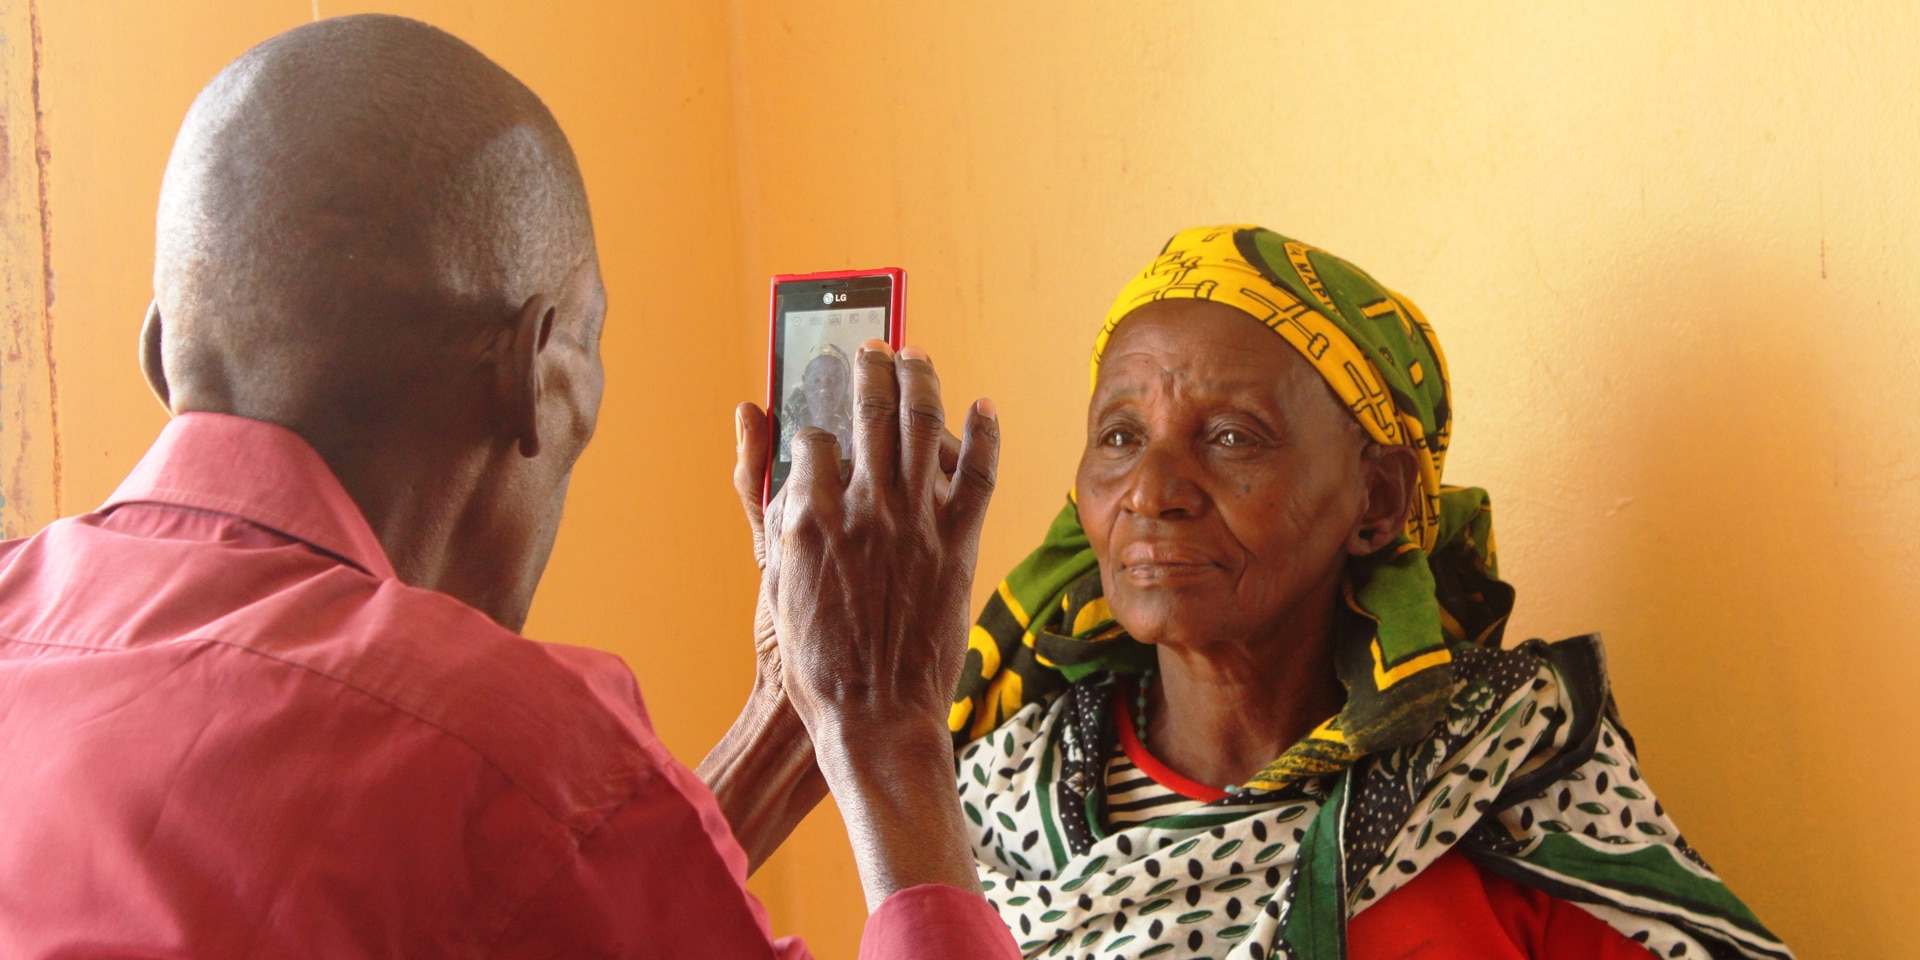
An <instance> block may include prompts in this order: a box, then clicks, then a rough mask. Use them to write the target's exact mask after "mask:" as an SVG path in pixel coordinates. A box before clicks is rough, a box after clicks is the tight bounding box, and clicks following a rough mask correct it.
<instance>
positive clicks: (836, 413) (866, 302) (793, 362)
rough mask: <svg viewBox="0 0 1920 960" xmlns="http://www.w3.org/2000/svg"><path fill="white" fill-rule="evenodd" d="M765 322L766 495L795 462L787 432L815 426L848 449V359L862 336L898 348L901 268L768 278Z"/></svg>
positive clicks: (903, 292)
mask: <svg viewBox="0 0 1920 960" xmlns="http://www.w3.org/2000/svg"><path fill="white" fill-rule="evenodd" d="M771 299H772V305H771V308H770V316H769V318H768V323H767V416H768V418H769V419H770V420H771V421H772V423H771V427H772V430H773V438H774V443H773V456H771V457H768V458H767V482H766V485H765V487H764V489H765V490H766V499H767V502H769V503H770V502H772V501H773V495H774V494H775V493H778V492H779V491H780V487H781V485H782V484H784V483H786V481H787V474H788V473H790V472H792V470H793V436H794V434H796V433H799V432H800V431H801V430H803V429H806V428H807V427H819V428H820V429H822V430H825V431H827V432H828V433H831V434H833V435H835V436H837V437H839V438H840V454H841V456H843V457H852V456H853V404H854V395H853V360H854V357H856V356H858V355H859V351H860V345H861V344H862V343H865V342H867V341H868V340H885V341H886V342H887V345H888V346H891V347H893V348H894V349H895V350H898V349H900V345H901V343H902V340H901V335H902V331H903V330H904V327H903V326H902V320H903V319H904V316H903V314H904V312H905V307H906V302H907V272H906V271H905V270H902V269H900V268H899V267H884V268H882V269H879V270H835V271H832V272H829V273H785V274H781V275H779V276H777V277H774V278H773V295H772V298H771Z"/></svg>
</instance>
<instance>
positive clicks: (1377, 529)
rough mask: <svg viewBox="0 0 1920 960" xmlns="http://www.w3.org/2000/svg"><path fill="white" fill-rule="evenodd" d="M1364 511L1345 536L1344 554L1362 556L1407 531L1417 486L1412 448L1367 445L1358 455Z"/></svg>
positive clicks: (1417, 466) (1417, 465)
mask: <svg viewBox="0 0 1920 960" xmlns="http://www.w3.org/2000/svg"><path fill="white" fill-rule="evenodd" d="M1360 469H1361V470H1362V471H1363V474H1362V480H1363V482H1365V484H1366V488H1367V502H1366V509H1364V510H1362V511H1361V513H1360V518H1359V519H1358V520H1357V521H1355V522H1354V529H1353V532H1352V533H1351V534H1349V535H1348V536H1347V552H1348V553H1350V554H1352V555H1354V556H1356V557H1364V556H1366V555H1367V554H1370V553H1373V552H1374V551H1376V550H1379V549H1380V548H1382V547H1385V546H1386V545H1387V544H1390V543H1392V542H1393V541H1394V538H1396V537H1398V536H1399V535H1400V534H1401V533H1403V532H1405V530H1406V529H1407V515H1408V513H1409V511H1411V510H1412V509H1413V498H1414V496H1415V491H1416V490H1417V489H1418V488H1419V485H1420V461H1419V456H1418V455H1417V454H1415V453H1414V452H1413V448H1412V447H1408V446H1401V445H1398V444H1395V445H1392V446H1389V445H1386V444H1380V443H1369V444H1367V446H1366V448H1365V449H1364V450H1362V451H1361V454H1360Z"/></svg>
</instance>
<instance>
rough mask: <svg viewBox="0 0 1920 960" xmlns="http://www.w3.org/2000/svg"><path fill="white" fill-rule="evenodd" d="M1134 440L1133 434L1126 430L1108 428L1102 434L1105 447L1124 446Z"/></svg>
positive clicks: (1101, 442)
mask: <svg viewBox="0 0 1920 960" xmlns="http://www.w3.org/2000/svg"><path fill="white" fill-rule="evenodd" d="M1132 442H1133V434H1132V433H1130V432H1128V431H1126V430H1108V431H1107V432H1106V433H1103V434H1101V435H1100V445H1101V446H1103V447H1124V446H1126V445H1128V444H1130V443H1132Z"/></svg>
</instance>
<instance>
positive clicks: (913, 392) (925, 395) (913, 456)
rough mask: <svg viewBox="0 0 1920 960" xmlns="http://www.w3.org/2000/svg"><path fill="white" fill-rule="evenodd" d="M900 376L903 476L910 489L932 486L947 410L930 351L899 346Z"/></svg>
mask: <svg viewBox="0 0 1920 960" xmlns="http://www.w3.org/2000/svg"><path fill="white" fill-rule="evenodd" d="M894 369H895V372H896V374H897V375H898V376H899V378H900V478H901V480H902V481H904V482H905V484H906V487H907V490H908V492H909V493H915V494H918V493H919V491H922V490H931V489H932V482H933V480H934V479H935V477H936V476H937V473H936V471H938V469H939V467H940V435H941V434H942V433H943V432H945V430H946V413H945V411H944V409H943V408H942V407H941V406H940V377H939V375H938V374H936V373H934V371H933V361H932V360H931V359H929V358H928V356H927V352H926V351H925V350H922V349H920V348H919V347H916V346H913V345H911V344H909V345H907V346H905V347H901V348H900V358H899V360H898V361H896V362H895V364H894Z"/></svg>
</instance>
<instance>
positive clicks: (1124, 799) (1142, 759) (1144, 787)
mask: <svg viewBox="0 0 1920 960" xmlns="http://www.w3.org/2000/svg"><path fill="white" fill-rule="evenodd" d="M1131 706H1132V705H1131V704H1129V703H1128V702H1127V695H1126V689H1125V687H1124V686H1119V687H1116V688H1115V693H1114V712H1113V722H1114V726H1115V727H1116V728H1118V729H1117V730H1116V732H1117V733H1118V735H1119V739H1120V749H1118V750H1115V751H1114V752H1113V756H1112V758H1110V759H1109V760H1108V761H1107V827H1108V828H1109V829H1112V830H1121V829H1125V828H1127V827H1131V826H1134V825H1136V824H1141V823H1146V822H1147V821H1149V820H1157V819H1159V818H1161V817H1169V816H1172V815H1174V814H1176V813H1186V812H1188V811H1190V810H1195V809H1198V808H1200V807H1204V806H1206V805H1207V804H1209V803H1212V802H1214V801H1216V800H1222V799H1225V798H1226V796H1227V792H1226V791H1225V790H1221V789H1219V788H1217V787H1209V786H1207V785H1206V784H1203V783H1198V782H1195V781H1193V780H1189V779H1187V778H1186V777H1183V776H1181V775H1179V774H1178V773H1175V772H1174V771H1173V770H1172V769H1170V768H1169V767H1168V766H1167V765H1166V764H1164V763H1161V762H1160V761H1159V759H1158V758H1156V757H1154V756H1153V754H1151V753H1148V752H1147V748H1146V745H1145V744H1142V743H1141V742H1140V738H1139V737H1138V736H1136V735H1135V734H1134V731H1133V714H1132V712H1131V710H1130V709H1129V708H1130V707H1131Z"/></svg>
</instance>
